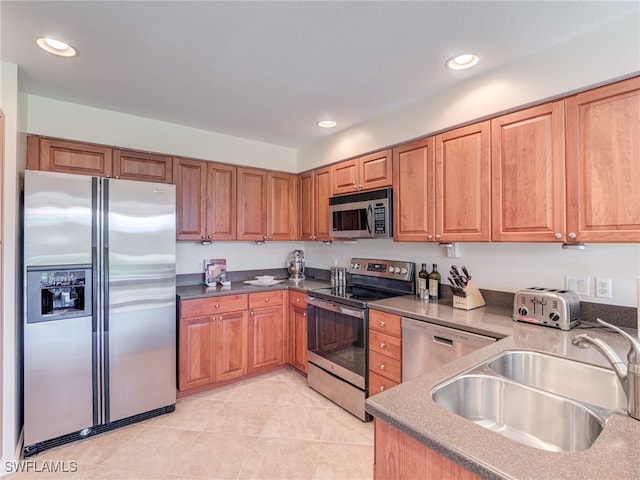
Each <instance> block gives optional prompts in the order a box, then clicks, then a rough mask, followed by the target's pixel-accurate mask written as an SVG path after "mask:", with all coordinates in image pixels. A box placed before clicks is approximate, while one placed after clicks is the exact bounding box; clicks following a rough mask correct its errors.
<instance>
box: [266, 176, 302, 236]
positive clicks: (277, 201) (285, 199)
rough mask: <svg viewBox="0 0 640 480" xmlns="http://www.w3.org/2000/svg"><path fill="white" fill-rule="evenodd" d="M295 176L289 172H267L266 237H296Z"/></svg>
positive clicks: (296, 182)
mask: <svg viewBox="0 0 640 480" xmlns="http://www.w3.org/2000/svg"><path fill="white" fill-rule="evenodd" d="M297 185H298V181H297V177H296V176H295V175H293V174H289V173H279V172H268V173H267V216H266V218H267V239H268V240H296V239H297V238H298V233H297V232H298V212H297V209H298V205H297V204H296V198H297V196H298V188H297Z"/></svg>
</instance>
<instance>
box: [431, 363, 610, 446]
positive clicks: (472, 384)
mask: <svg viewBox="0 0 640 480" xmlns="http://www.w3.org/2000/svg"><path fill="white" fill-rule="evenodd" d="M431 396H432V398H433V400H434V401H435V402H436V403H437V404H438V405H440V406H441V407H443V408H445V409H446V410H448V411H450V412H452V413H455V414H456V415H459V416H461V417H464V418H466V419H469V420H471V421H473V422H474V423H476V424H478V425H480V426H482V427H484V428H487V429H489V430H492V431H494V432H497V433H499V434H500V435H503V436H505V437H508V438H511V439H512V440H515V441H518V442H520V443H522V444H525V445H529V446H531V447H535V448H538V449H542V450H547V451H551V452H579V451H582V450H586V449H588V448H589V447H590V446H591V445H592V444H593V442H595V440H596V439H597V438H598V435H600V432H601V431H602V429H603V426H604V420H603V419H602V418H600V417H599V416H598V415H597V414H596V413H594V411H592V410H591V409H590V408H587V407H586V406H584V405H581V404H579V403H577V402H574V401H572V400H569V399H566V398H562V397H560V396H558V395H554V394H549V393H545V392H543V391H541V390H537V389H535V388H530V387H527V386H525V385H521V384H518V383H515V382H513V381H510V380H507V379H505V378H501V377H497V376H492V375H484V374H471V373H467V374H462V375H459V376H457V377H454V378H453V379H451V380H449V381H447V382H445V383H442V384H440V385H438V386H437V387H435V388H434V389H433V391H432V392H431Z"/></svg>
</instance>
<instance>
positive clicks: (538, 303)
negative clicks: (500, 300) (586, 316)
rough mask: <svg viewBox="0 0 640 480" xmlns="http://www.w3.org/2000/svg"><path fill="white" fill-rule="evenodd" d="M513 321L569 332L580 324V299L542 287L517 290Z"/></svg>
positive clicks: (560, 291) (576, 296)
mask: <svg viewBox="0 0 640 480" xmlns="http://www.w3.org/2000/svg"><path fill="white" fill-rule="evenodd" d="M513 319H514V320H515V321H517V322H527V323H535V324H538V325H545V326H547V327H554V328H559V329H561V330H570V329H572V328H573V327H575V326H576V325H578V323H580V299H579V298H578V295H577V294H576V293H575V292H570V291H568V290H557V289H553V288H542V287H531V288H526V289H524V290H518V291H517V292H516V295H515V297H514V299H513Z"/></svg>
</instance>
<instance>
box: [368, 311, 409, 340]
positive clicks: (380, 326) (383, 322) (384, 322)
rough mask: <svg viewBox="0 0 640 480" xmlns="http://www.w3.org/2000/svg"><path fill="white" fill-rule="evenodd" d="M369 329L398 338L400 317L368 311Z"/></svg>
mask: <svg viewBox="0 0 640 480" xmlns="http://www.w3.org/2000/svg"><path fill="white" fill-rule="evenodd" d="M369 328H370V329H372V330H377V331H379V332H382V333H386V334H387V335H395V336H396V337H398V338H400V335H401V332H402V317H400V316H398V315H393V314H391V313H385V312H379V311H378V310H369Z"/></svg>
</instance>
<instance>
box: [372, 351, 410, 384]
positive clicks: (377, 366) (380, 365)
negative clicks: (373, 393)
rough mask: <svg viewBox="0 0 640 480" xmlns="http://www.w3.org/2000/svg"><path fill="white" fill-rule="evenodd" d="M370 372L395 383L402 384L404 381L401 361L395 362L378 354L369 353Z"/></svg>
mask: <svg viewBox="0 0 640 480" xmlns="http://www.w3.org/2000/svg"><path fill="white" fill-rule="evenodd" d="M369 370H371V371H372V372H375V373H378V374H380V375H382V376H383V377H387V378H388V379H390V380H393V381H394V382H398V383H400V382H401V381H402V368H401V364H400V360H395V359H393V358H390V357H387V356H385V355H381V354H379V353H377V352H372V351H370V352H369Z"/></svg>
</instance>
